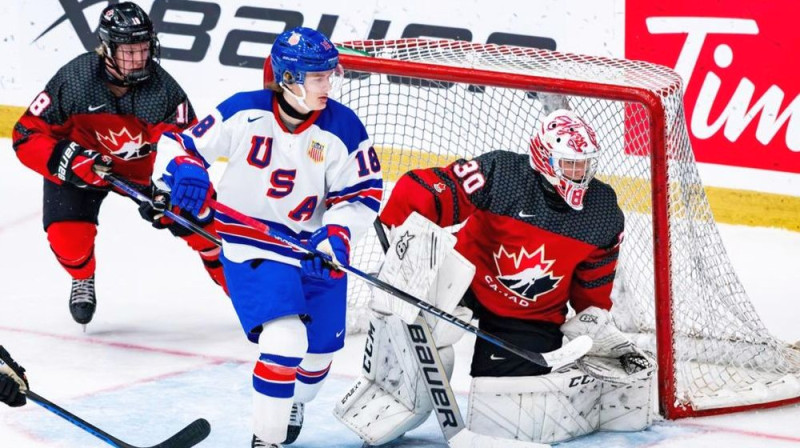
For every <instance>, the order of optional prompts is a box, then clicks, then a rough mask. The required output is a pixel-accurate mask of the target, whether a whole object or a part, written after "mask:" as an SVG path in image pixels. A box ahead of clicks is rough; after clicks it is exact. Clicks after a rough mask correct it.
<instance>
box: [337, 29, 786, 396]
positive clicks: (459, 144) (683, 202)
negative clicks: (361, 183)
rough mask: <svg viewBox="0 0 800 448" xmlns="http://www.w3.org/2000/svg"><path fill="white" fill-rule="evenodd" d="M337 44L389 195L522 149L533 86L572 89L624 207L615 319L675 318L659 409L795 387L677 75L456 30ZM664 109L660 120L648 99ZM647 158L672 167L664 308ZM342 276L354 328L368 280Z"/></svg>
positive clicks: (361, 250) (361, 320)
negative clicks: (710, 187) (697, 141)
mask: <svg viewBox="0 0 800 448" xmlns="http://www.w3.org/2000/svg"><path fill="white" fill-rule="evenodd" d="M346 49H349V50H353V51H347V50H346ZM343 54H349V55H348V56H343V57H342V62H343V63H344V64H345V69H352V68H353V67H354V66H355V67H360V68H359V69H358V70H359V71H349V72H348V76H347V79H346V81H345V83H344V87H343V89H342V92H341V95H340V98H339V99H340V101H342V102H343V103H344V104H346V105H348V106H349V107H351V108H352V109H353V110H355V111H356V113H357V114H358V115H359V117H360V118H361V119H362V120H363V122H364V123H365V124H366V126H367V130H368V132H369V134H370V136H371V137H372V139H373V141H374V144H375V148H376V149H377V150H378V152H379V154H380V156H381V161H382V164H383V171H384V179H385V180H386V181H387V186H386V194H385V195H384V197H388V195H389V194H390V193H391V189H392V185H393V182H394V181H395V180H396V179H397V178H398V177H399V176H400V175H401V174H403V173H405V172H406V171H408V170H410V169H412V168H418V167H427V166H440V165H445V164H447V163H449V162H451V161H452V160H455V159H456V158H459V157H464V158H471V157H474V156H476V155H478V154H480V153H482V152H485V151H490V150H494V149H507V150H512V151H517V152H526V151H527V148H528V143H529V138H530V137H531V135H532V134H533V131H534V128H535V126H536V125H537V123H538V121H539V119H541V118H542V117H543V116H544V113H543V109H542V103H541V101H540V100H539V99H538V98H537V95H536V94H534V93H532V92H534V91H549V92H558V93H561V94H564V95H566V98H567V100H568V102H569V104H570V106H571V107H572V109H574V110H576V111H577V112H579V113H580V114H581V115H582V116H583V117H584V118H586V119H587V120H588V121H589V122H590V123H591V124H592V125H593V126H594V128H595V130H596V131H597V134H598V136H599V137H600V144H601V147H602V148H604V152H603V156H602V160H601V162H600V169H599V174H598V177H599V178H600V179H602V180H604V181H606V182H608V183H610V184H611V185H612V186H613V187H614V188H615V190H616V191H617V195H618V197H619V202H620V206H621V207H622V209H623V210H624V212H625V217H626V230H625V232H626V238H625V243H624V245H623V246H622V251H621V255H620V262H619V270H618V276H617V280H616V282H615V293H614V308H613V310H612V312H613V314H614V316H615V320H616V321H617V323H618V325H619V326H620V327H621V328H622V329H623V330H624V331H626V332H629V333H632V334H634V335H635V336H636V339H637V341H638V342H639V344H640V345H643V346H644V347H646V348H649V349H650V350H652V351H655V350H656V344H655V340H656V338H655V330H656V325H655V322H656V319H659V320H661V321H662V322H663V323H668V322H671V323H672V329H671V335H672V338H673V340H674V341H673V343H672V347H673V351H674V355H673V356H674V358H673V359H672V360H670V358H669V357H668V355H667V357H665V355H664V353H667V352H665V350H664V348H663V347H661V349H662V350H661V353H660V354H659V364H660V365H661V367H662V368H663V367H664V366H665V364H671V365H672V366H673V367H674V375H673V376H672V378H673V379H672V381H674V395H670V394H669V389H670V388H668V387H664V385H663V384H662V396H661V400H662V403H661V406H662V409H664V408H665V407H673V408H674V409H682V410H683V411H681V412H684V411H685V410H686V409H688V408H687V406H688V407H690V408H693V409H695V410H702V409H712V408H722V407H735V406H742V405H748V404H754V403H764V402H770V401H776V400H781V399H787V398H792V397H797V396H800V381H799V380H798V378H799V377H800V352H798V350H796V349H791V348H789V346H788V345H787V344H785V343H783V342H781V341H778V340H776V339H775V338H774V337H772V336H771V335H770V333H769V331H768V330H767V329H766V328H765V327H764V325H763V324H762V322H761V320H760V319H759V317H758V315H757V314H756V312H755V310H754V309H753V306H752V304H751V303H750V301H749V299H748V297H747V295H746V294H745V292H744V290H743V288H742V286H741V284H740V282H739V280H738V278H737V277H736V274H735V272H734V271H733V268H732V266H731V264H730V262H729V261H728V257H727V255H726V252H725V248H724V247H723V245H722V241H721V239H720V236H719V234H718V232H717V227H716V224H715V222H714V218H713V216H712V214H711V210H710V208H709V205H708V202H707V200H706V196H705V192H704V190H703V186H702V182H701V180H700V177H699V174H698V171H697V168H696V165H695V161H694V155H693V154H692V150H691V146H690V143H689V138H688V134H687V129H686V124H685V118H684V114H683V105H682V102H683V99H682V91H681V83H680V79H679V77H678V75H677V74H675V73H674V72H673V71H671V70H669V69H667V68H665V67H661V66H656V65H653V64H649V63H644V62H638V61H628V60H613V59H607V58H596V57H586V56H577V55H569V54H561V53H556V52H549V51H545V50H535V49H522V48H514V47H500V46H493V45H482V44H472V43H466V42H454V41H422V40H401V41H393V42H382V41H375V42H350V43H346V44H344V45H343ZM398 61H408V62H423V63H426V64H432V65H435V67H433V66H431V65H428V66H425V67H422V68H421V67H419V66H416V67H415V66H414V65H413V64H398ZM347 62H350V65H349V66H348V65H347ZM362 66H364V67H366V66H369V67H368V68H363V67H362ZM463 69H467V70H463ZM470 69H476V70H480V71H481V72H476V71H474V70H470ZM485 71H489V72H493V73H489V75H492V76H486V75H487V73H486V72H485ZM387 72H390V73H393V74H392V75H387V74H385V73H387ZM398 74H400V75H401V76H397V75H398ZM494 75H496V76H494ZM499 86H502V87H499ZM631 88H633V89H639V90H640V91H647V92H651V93H652V94H653V95H652V96H651V98H655V99H656V102H659V101H660V105H656V107H655V108H654V106H653V104H649V105H647V104H644V103H641V102H635V101H634V100H633V98H634V97H632V96H631V95H630V94H629V92H630V89H631ZM625 99H627V100H629V101H624V100H625ZM662 107H663V111H664V113H663V119H659V118H660V116H659V114H657V113H654V110H657V109H660V108H662ZM651 123H652V124H651ZM658 128H661V129H663V135H664V136H665V138H664V143H663V144H664V146H665V149H666V156H665V157H664V160H663V161H661V162H658V161H657V159H651V150H653V149H654V148H655V146H653V145H656V146H657V145H659V142H660V141H661V140H659V139H657V138H655V137H654V136H655V135H657V134H658ZM654 160H656V161H655V162H654ZM653 163H665V164H666V176H667V180H666V181H664V182H663V185H661V188H662V189H664V191H665V192H666V196H667V200H666V202H667V204H666V210H665V211H666V214H667V216H668V228H667V229H664V230H663V231H662V232H661V234H660V235H659V237H658V241H659V244H668V249H669V259H668V261H667V262H666V265H667V266H668V269H669V273H670V277H671V283H670V284H669V289H668V290H669V296H671V302H672V306H671V310H670V311H664V312H662V314H660V315H657V314H656V309H657V307H656V302H657V299H656V293H655V291H656V288H655V286H654V285H655V282H654V271H655V269H656V267H655V266H656V265H655V263H654V255H653V253H654V252H653V240H654V239H653V202H652V189H653V185H654V181H653V180H652V175H651V173H652V171H651V168H652V166H651V165H652V164H653ZM655 184H656V185H657V184H658V183H657V182H656V183H655ZM380 258H381V250H380V247H379V245H378V243H377V239H376V237H375V236H374V233H370V234H369V235H368V236H367V237H366V238H365V239H364V240H362V241H361V242H360V243H359V244H358V246H357V248H356V250H355V252H354V258H353V263H354V265H355V266H357V267H359V268H361V269H363V270H365V271H367V272H375V271H376V270H377V268H378V266H379V263H380ZM662 263H663V262H662ZM350 283H351V284H350V291H349V302H350V308H349V313H350V315H349V319H348V325H349V329H350V331H359V330H362V329H363V328H364V326H365V325H366V319H367V318H366V315H365V311H366V303H367V301H368V299H369V290H368V288H367V287H366V285H365V284H364V283H363V282H361V281H359V280H352V281H351V282H350ZM669 299H670V297H667V298H659V300H669ZM666 309H668V308H666ZM666 309H665V310H666ZM667 381H669V380H667ZM665 391H666V392H667V395H666V396H665V394H664V392H665Z"/></svg>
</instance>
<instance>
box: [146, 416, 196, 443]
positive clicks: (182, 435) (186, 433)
mask: <svg viewBox="0 0 800 448" xmlns="http://www.w3.org/2000/svg"><path fill="white" fill-rule="evenodd" d="M209 434H211V424H210V423H208V420H206V419H204V418H198V419H197V420H195V421H193V422H192V423H190V424H189V426H187V427H185V428H183V429H181V430H180V431H179V432H178V433H177V434H175V435H174V436H172V437H170V438H169V439H167V440H165V441H163V442H161V443H159V444H158V445H154V446H153V447H152V448H190V447H193V446H195V445H197V444H198V443H200V442H202V441H203V440H205V438H206V437H208V435H209ZM134 448H135V447H134Z"/></svg>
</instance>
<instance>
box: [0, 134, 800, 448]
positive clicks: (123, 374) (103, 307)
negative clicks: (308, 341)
mask: <svg viewBox="0 0 800 448" xmlns="http://www.w3.org/2000/svg"><path fill="white" fill-rule="evenodd" d="M41 183H42V181H41V177H40V176H38V175H37V174H35V173H33V172H32V171H30V170H28V169H26V168H24V167H23V166H22V165H21V164H20V163H19V161H18V160H17V159H16V158H15V156H14V154H13V150H12V149H11V143H10V141H9V140H8V139H0V210H2V213H0V249H2V256H0V344H3V345H4V346H5V347H6V348H7V349H8V350H9V352H10V353H11V355H12V356H13V357H14V358H15V359H16V360H17V361H19V362H20V364H22V365H23V366H24V367H25V368H26V369H27V370H28V378H29V380H30V383H31V386H32V389H33V390H34V391H36V392H37V393H39V394H41V395H42V396H44V397H46V398H48V399H50V400H51V401H54V402H55V403H56V404H58V405H61V406H62V407H65V408H66V409H68V410H70V411H71V412H73V413H74V414H76V415H78V416H80V417H81V418H83V419H85V420H87V421H89V422H90V423H92V424H94V425H96V426H98V427H99V428H101V429H103V430H104V431H106V432H108V433H110V434H112V435H114V436H115V437H117V438H120V439H122V440H124V441H126V442H127V443H131V444H134V445H138V446H150V445H154V444H156V443H159V442H161V441H163V440H165V439H166V438H167V437H169V436H171V435H172V434H174V433H175V432H177V431H178V430H180V429H181V428H183V427H184V426H185V425H187V424H189V423H190V422H191V421H193V420H194V419H196V418H200V417H204V418H206V419H208V420H209V422H211V427H212V429H211V435H210V436H209V438H208V439H206V441H204V442H202V443H201V444H200V445H198V446H199V447H207V448H212V447H213V448H231V447H249V446H250V437H251V429H250V412H251V411H250V395H251V372H252V365H253V363H254V361H255V359H256V356H257V355H256V354H257V350H256V346H255V345H253V344H250V343H249V342H247V340H246V339H245V337H244V335H243V333H242V332H241V330H240V328H239V324H238V321H237V319H236V316H235V314H234V311H233V308H232V307H231V306H230V304H229V302H228V300H227V298H226V297H225V296H224V294H223V293H222V292H221V290H219V288H218V287H217V286H216V285H214V284H212V282H211V280H209V279H208V277H207V276H206V273H205V271H204V270H203V268H202V266H201V263H200V260H199V259H198V258H197V256H196V255H195V254H194V253H193V252H192V251H191V250H190V249H189V248H188V247H186V246H185V244H184V243H183V242H182V241H180V240H178V239H175V238H173V237H172V236H171V235H170V234H169V232H167V231H156V230H154V229H152V228H150V227H149V224H148V223H146V222H145V221H143V220H142V219H141V218H140V217H139V215H138V213H137V211H136V207H135V205H134V203H133V202H132V201H130V200H128V199H125V198H122V197H119V196H116V195H111V196H109V198H108V200H107V201H106V202H105V204H104V207H103V210H102V212H101V214H100V228H99V232H98V238H97V246H96V255H97V262H98V269H97V274H96V275H97V280H96V282H97V295H98V309H97V313H96V314H95V318H94V321H93V322H92V323H91V324H90V325H89V326H88V328H87V331H86V333H84V332H83V331H82V329H81V327H80V326H79V325H78V324H76V323H74V322H73V321H72V319H71V317H70V315H69V311H68V308H67V301H68V297H69V289H70V282H69V278H68V276H67V274H66V273H65V272H64V271H63V270H62V269H61V268H60V267H59V266H58V264H57V263H56V261H55V259H54V257H53V256H52V254H51V252H50V250H49V248H48V245H47V241H46V238H45V234H44V232H43V231H42V227H41V208H42V198H41V194H42V193H41ZM795 186H796V185H795ZM785 193H789V194H791V192H789V191H786V192H785ZM795 194H796V192H795ZM721 232H722V237H723V239H724V241H725V244H726V248H727V250H728V254H729V256H730V257H731V259H732V260H733V263H734V266H735V267H736V271H737V274H738V275H739V277H740V278H741V280H742V282H743V284H744V286H745V288H746V289H747V291H748V293H749V295H750V298H751V300H752V301H753V302H754V304H755V307H756V309H757V310H758V312H759V314H760V315H761V317H762V319H763V320H764V322H765V324H766V326H767V328H769V329H770V330H771V331H772V332H773V333H774V334H775V336H777V337H778V338H780V339H783V340H786V341H797V340H800V325H798V320H800V287H798V281H797V279H798V276H799V275H800V272H799V271H798V266H800V263H799V262H798V257H800V233H795V232H789V231H785V230H777V229H765V228H749V227H740V226H730V225H722V226H721ZM351 281H359V280H351ZM473 340H474V339H473V338H472V337H471V336H467V337H464V338H463V339H462V340H461V341H460V342H459V343H458V344H457V346H456V367H455V374H454V378H453V386H454V389H455V391H456V393H457V395H458V398H459V404H460V407H461V411H462V414H464V415H466V407H467V391H468V388H469V378H468V376H467V372H468V366H469V360H470V356H471V350H472V348H471V347H472V341H473ZM363 342H364V336H363V335H361V336H354V337H349V338H348V343H347V346H346V348H345V350H343V351H342V352H341V353H339V354H338V355H337V357H336V359H335V360H334V364H333V368H332V371H331V375H330V377H329V379H328V381H327V383H326V384H325V386H324V387H323V389H322V391H321V393H320V395H319V396H318V398H317V400H316V401H314V402H312V403H311V404H309V405H307V406H306V416H305V424H304V428H303V431H302V433H301V434H300V437H299V439H298V440H297V442H295V444H293V445H292V446H297V447H308V448H311V447H314V448H322V447H342V448H344V447H348V448H357V447H360V446H361V441H360V439H359V438H358V437H357V436H356V435H355V434H354V433H352V432H351V431H350V430H348V429H347V428H345V427H344V426H343V425H342V424H340V423H339V422H338V421H337V420H336V419H335V417H333V415H332V413H331V411H332V409H333V406H334V403H335V402H336V400H338V399H339V397H340V396H341V395H342V394H343V392H344V391H345V390H346V389H347V388H348V387H349V385H350V383H351V382H352V381H353V380H354V379H355V377H356V375H357V374H358V372H359V371H360V366H361V352H362V350H363ZM799 422H800V406H798V405H794V406H789V407H784V408H778V409H773V410H764V411H754V412H748V413H743V414H733V415H725V416H718V417H705V418H694V419H684V420H678V421H674V422H670V421H659V422H657V423H656V424H654V425H653V426H652V427H651V428H650V429H648V430H647V431H643V432H637V433H597V434H593V435H590V436H587V437H583V438H580V439H577V440H574V441H571V442H567V443H562V444H559V445H558V446H559V447H562V446H563V447H565V448H584V447H587V448H588V447H595V446H597V447H622V448H628V447H630V448H634V447H636V448H643V447H687V448H690V447H723V446H724V447H737V448H745V447H748V448H750V447H777V448H780V447H798V446H800V424H798V423H799ZM104 446H108V445H106V444H105V443H104V442H102V441H101V440H99V439H97V438H95V437H94V436H92V435H90V434H88V433H87V432H85V431H83V430H81V429H79V428H78V427H76V426H74V425H72V424H70V423H67V422H66V421H64V420H62V419H61V418H59V417H57V416H56V415H54V414H52V413H50V412H49V411H46V410H44V409H43V408H41V407H39V406H37V405H36V404H34V403H32V402H29V404H28V405H26V406H25V407H23V408H18V409H11V408H8V407H6V406H0V448H29V447H30V448H40V447H41V448H44V447H65V448H66V447H69V448H73V447H81V448H91V447H104ZM386 446H392V447H444V446H446V443H445V441H444V439H443V438H442V435H441V432H440V431H439V428H438V425H437V423H436V420H435V419H434V418H429V419H428V421H427V422H426V423H425V424H424V425H423V426H422V427H420V428H418V429H416V430H414V431H411V432H409V433H408V434H406V435H405V437H403V438H401V439H399V440H397V441H395V442H393V443H392V444H390V445H386Z"/></svg>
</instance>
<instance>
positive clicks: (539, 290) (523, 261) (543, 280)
mask: <svg viewBox="0 0 800 448" xmlns="http://www.w3.org/2000/svg"><path fill="white" fill-rule="evenodd" d="M494 263H495V266H497V273H498V275H497V276H496V277H495V278H496V279H497V281H499V282H500V283H501V284H502V285H503V286H505V287H506V289H508V290H509V291H511V292H512V293H514V294H516V295H518V296H520V297H523V298H525V299H529V300H535V299H536V298H537V297H538V296H540V295H542V294H545V293H548V292H550V291H552V290H553V289H555V287H556V286H558V284H559V283H560V282H561V279H562V278H563V276H561V277H556V276H554V275H553V272H552V267H553V264H554V263H555V260H548V259H546V258H545V254H544V244H542V245H541V246H539V248H538V249H536V250H535V251H534V252H533V253H529V252H528V251H527V250H526V249H525V248H524V247H521V248H520V251H519V253H514V252H509V251H507V250H506V248H505V247H503V246H502V245H501V246H500V249H499V250H498V251H497V253H495V254H494Z"/></svg>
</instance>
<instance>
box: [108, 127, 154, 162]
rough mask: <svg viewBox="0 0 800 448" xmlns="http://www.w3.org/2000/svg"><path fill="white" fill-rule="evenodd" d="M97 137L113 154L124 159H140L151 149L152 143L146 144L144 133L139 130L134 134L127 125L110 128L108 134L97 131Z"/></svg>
mask: <svg viewBox="0 0 800 448" xmlns="http://www.w3.org/2000/svg"><path fill="white" fill-rule="evenodd" d="M95 137H97V141H98V142H100V144H101V145H103V146H104V147H105V148H106V149H107V150H108V152H109V153H110V154H111V155H113V156H115V157H119V158H120V159H124V160H132V159H139V158H142V157H144V156H146V155H148V154H150V151H151V149H150V145H146V144H145V143H146V142H145V141H144V136H143V133H142V132H141V131H139V132H138V133H135V135H134V133H133V132H131V131H129V130H128V128H127V127H123V128H122V129H120V130H119V131H114V130H113V129H108V130H107V133H106V134H101V133H100V132H98V131H95Z"/></svg>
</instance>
